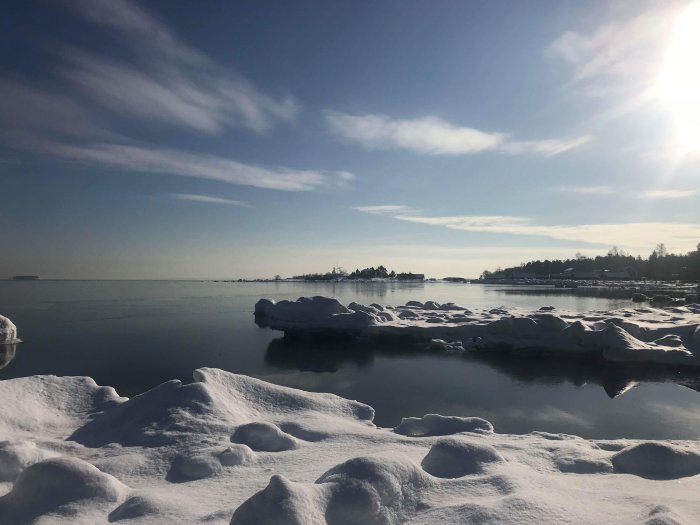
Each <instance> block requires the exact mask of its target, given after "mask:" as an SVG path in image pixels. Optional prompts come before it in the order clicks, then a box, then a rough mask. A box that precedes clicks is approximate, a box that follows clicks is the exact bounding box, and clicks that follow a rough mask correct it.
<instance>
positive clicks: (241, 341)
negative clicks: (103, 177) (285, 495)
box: [0, 281, 700, 439]
mask: <svg viewBox="0 0 700 525" xmlns="http://www.w3.org/2000/svg"><path fill="white" fill-rule="evenodd" d="M530 290H531V289H530ZM513 292H514V289H513V288H512V287H509V288H504V287H498V286H482V285H462V284H447V283H425V284H421V283H410V284H409V283H404V284H398V283H391V284H390V283H355V284H353V283H337V284H332V283H327V284H323V283H319V284H312V283H214V282H178V281H163V282H154V281H132V282H95V281H86V282H80V281H73V282H71V281H38V282H15V281H0V314H2V315H6V316H8V317H9V318H10V319H12V320H13V321H14V322H15V324H16V325H17V326H18V329H19V332H20V337H21V338H22V339H23V340H24V343H22V344H20V345H17V347H16V349H17V350H16V355H15V356H14V359H12V360H10V357H11V355H8V351H9V347H8V348H6V349H5V350H4V352H5V354H4V359H3V355H0V365H1V364H3V363H5V365H6V366H5V367H4V368H2V369H0V379H8V378H13V377H22V376H27V375H32V374H56V375H88V376H91V377H93V378H94V379H95V380H96V381H97V382H98V383H99V384H103V385H112V386H114V387H116V388H117V390H118V391H119V392H120V393H122V394H124V395H134V394H136V393H139V392H142V391H144V390H146V389H148V388H150V387H153V386H155V385H157V384H159V383H161V382H163V381H166V380H168V379H172V378H179V379H182V380H183V381H189V380H190V378H191V374H192V370H194V369H195V368H198V367H202V366H210V367H218V368H222V369H224V370H229V371H231V372H237V373H243V374H248V375H252V376H256V377H260V378H263V379H265V380H267V381H271V382H273V383H277V384H282V385H288V386H293V387H298V388H302V389H305V390H311V391H320V392H334V393H336V394H339V395H341V396H344V397H348V398H351V399H358V400H360V401H363V402H365V403H368V404H370V405H372V406H373V407H375V409H376V411H377V416H376V419H375V421H376V422H377V424H379V425H382V426H393V425H395V424H396V423H398V422H399V420H400V418H401V416H411V415H414V416H416V415H423V414H425V413H430V412H436V413H441V414H453V415H469V416H480V417H484V418H486V419H488V420H490V421H491V422H493V423H494V425H495V427H496V430H497V431H499V432H511V433H524V432H529V431H532V430H544V431H549V432H566V433H575V434H578V435H582V436H586V437H598V438H616V437H630V438H631V437H639V438H659V439H660V438H678V439H680V438H700V418H698V416H699V415H700V394H698V393H697V392H696V391H694V390H692V389H690V388H687V387H685V386H682V385H681V384H680V383H686V384H692V383H693V382H694V381H697V379H696V378H695V377H693V376H681V375H680V374H678V373H670V372H664V373H660V372H657V373H651V372H649V371H645V372H642V371H637V372H629V371H628V372H625V371H620V370H619V369H615V368H601V367H599V366H594V365H590V364H581V363H573V364H571V363H564V362H558V363H557V362H554V363H552V362H549V363H547V362H543V361H531V360H523V359H520V360H513V359H489V360H485V359H483V358H477V357H473V356H466V357H465V356H454V355H425V354H423V355H416V354H412V353H408V352H407V350H408V349H407V348H401V347H395V346H394V347H388V346H379V347H374V348H368V347H362V346H353V345H348V344H342V345H340V344H330V343H315V344H312V343H308V342H307V343H286V342H285V341H283V340H281V335H282V334H281V333H279V332H272V331H270V330H268V329H260V328H258V327H256V326H255V324H254V323H253V315H252V311H253V306H254V304H255V302H256V301H257V300H258V299H259V298H261V297H269V298H273V299H277V300H279V299H296V298H297V297H299V296H303V295H306V296H309V295H327V296H333V297H336V298H338V299H339V300H340V301H341V302H344V303H348V302H350V301H353V300H354V301H358V302H361V303H364V304H369V303H372V302H379V303H382V304H390V305H396V304H403V303H405V302H406V301H407V300H411V299H415V300H420V301H426V300H436V301H440V302H447V301H454V302H457V303H460V304H464V305H465V306H468V307H470V308H482V307H495V306H518V307H525V308H539V307H540V306H545V305H552V306H555V307H557V308H562V309H576V310H590V309H602V308H611V307H613V306H615V305H625V304H629V303H627V302H625V301H617V302H615V301H611V300H608V299H601V298H582V297H573V296H570V295H562V293H561V291H559V292H558V293H557V294H556V295H554V294H553V295H551V296H548V295H533V294H531V293H530V294H528V293H527V290H524V292H525V293H524V294H522V295H518V294H516V293H513ZM8 361H9V362H8ZM629 381H636V382H638V385H637V387H636V388H633V389H631V390H629V391H628V392H627V393H625V394H624V395H622V396H620V397H617V398H615V399H611V397H610V395H611V394H614V393H615V392H616V391H618V390H620V389H621V388H623V387H624V385H626V384H627V383H628V382H629Z"/></svg>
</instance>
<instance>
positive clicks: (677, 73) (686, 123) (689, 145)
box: [656, 0, 700, 155]
mask: <svg viewBox="0 0 700 525" xmlns="http://www.w3.org/2000/svg"><path fill="white" fill-rule="evenodd" d="M656 93H657V95H658V97H659V99H660V100H661V101H662V102H663V103H664V104H665V105H666V106H667V107H668V109H669V111H670V112H671V114H672V117H673V120H674V122H675V127H676V147H677V149H678V153H679V154H681V155H687V154H690V153H700V1H698V0H696V1H694V2H692V3H691V4H690V5H688V6H687V7H686V8H685V9H684V11H683V12H682V13H681V14H680V15H679V17H678V20H677V22H676V25H675V27H674V29H673V34H672V36H671V39H670V41H669V44H668V48H667V49H666V54H665V56H664V61H663V64H662V67H661V71H660V74H659V77H658V81H657V85H656Z"/></svg>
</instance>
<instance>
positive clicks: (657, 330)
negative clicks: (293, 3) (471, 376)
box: [255, 297, 700, 367]
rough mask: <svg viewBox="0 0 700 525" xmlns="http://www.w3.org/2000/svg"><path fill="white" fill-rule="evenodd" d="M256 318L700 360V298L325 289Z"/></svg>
mask: <svg viewBox="0 0 700 525" xmlns="http://www.w3.org/2000/svg"><path fill="white" fill-rule="evenodd" d="M255 317H256V322H257V323H258V324H259V325H260V326H265V327H270V328H272V329H275V330H282V331H284V332H285V334H318V333H323V334H339V335H344V336H347V335H353V336H361V337H363V338H405V339H410V340H414V341H415V340H422V341H425V342H427V343H428V344H429V346H430V347H431V348H433V349H441V350H446V351H504V352H512V353H518V354H542V353H552V354H557V355H558V356H570V357H581V356H587V357H596V358H600V359H604V360H606V361H610V362H617V363H626V364H643V363H656V364H663V365H681V366H694V367H697V366H700V305H698V304H689V305H685V306H676V307H668V308H626V309H619V310H612V311H593V312H585V313H572V312H557V311H555V310H554V308H552V307H544V308H541V309H540V310H538V311H535V312H524V311H520V310H516V309H506V308H493V309H490V310H473V311H472V310H469V309H468V308H465V307H463V306H460V305H457V304H454V303H446V304H439V303H436V302H433V301H428V302H426V303H420V302H418V301H409V302H408V303H406V305H404V306H396V307H392V306H381V305H378V304H373V305H371V306H364V305H360V304H357V303H350V304H349V305H348V306H347V307H346V306H343V305H342V304H340V303H339V302H338V301H337V300H335V299H330V298H327V297H311V298H304V297H302V298H300V299H298V300H297V301H280V302H278V303H275V302H274V301H271V300H269V299H261V300H260V301H258V303H257V304H256V305H255Z"/></svg>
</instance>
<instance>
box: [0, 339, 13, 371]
mask: <svg viewBox="0 0 700 525" xmlns="http://www.w3.org/2000/svg"><path fill="white" fill-rule="evenodd" d="M15 355H17V345H16V344H15V343H10V344H4V345H0V369H2V368H5V367H6V366H7V365H9V364H10V363H11V362H12V360H13V359H14V358H15Z"/></svg>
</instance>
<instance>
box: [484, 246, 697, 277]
mask: <svg viewBox="0 0 700 525" xmlns="http://www.w3.org/2000/svg"><path fill="white" fill-rule="evenodd" d="M510 279H515V280H527V279H538V280H544V279H572V280H598V279H600V280H615V281H636V280H645V279H648V280H654V281H700V243H698V246H697V248H696V250H695V251H692V252H689V253H687V254H684V255H677V254H672V253H668V252H667V250H666V246H665V245H664V244H658V245H657V246H656V248H655V249H654V251H653V252H652V253H651V254H650V255H649V257H648V258H646V259H643V258H642V257H641V256H640V255H637V256H636V257H635V256H633V255H630V254H628V253H626V252H625V251H623V250H620V249H619V248H617V247H616V246H613V248H612V249H611V250H610V251H609V252H608V253H607V255H604V256H600V255H599V256H597V257H586V256H584V255H581V254H580V253H577V254H576V256H575V257H574V258H573V259H566V260H559V259H557V260H552V261H550V260H549V259H545V260H544V261H540V260H537V261H530V262H528V263H523V264H521V265H520V266H514V267H511V268H505V269H503V268H498V269H496V270H495V271H488V270H486V271H484V272H483V273H482V274H481V278H480V279H479V280H480V281H482V282H498V281H502V280H510Z"/></svg>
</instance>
